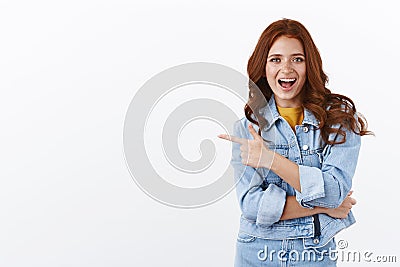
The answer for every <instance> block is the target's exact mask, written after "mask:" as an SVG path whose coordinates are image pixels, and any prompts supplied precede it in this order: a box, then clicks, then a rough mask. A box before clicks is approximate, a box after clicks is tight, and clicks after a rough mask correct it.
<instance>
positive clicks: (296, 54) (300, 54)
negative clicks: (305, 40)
mask: <svg viewBox="0 0 400 267" xmlns="http://www.w3.org/2000/svg"><path fill="white" fill-rule="evenodd" d="M281 56H282V55H281V54H272V55H270V56H269V57H268V58H270V57H281ZM290 56H292V57H294V56H303V57H305V55H303V54H302V53H295V54H291V55H290Z"/></svg>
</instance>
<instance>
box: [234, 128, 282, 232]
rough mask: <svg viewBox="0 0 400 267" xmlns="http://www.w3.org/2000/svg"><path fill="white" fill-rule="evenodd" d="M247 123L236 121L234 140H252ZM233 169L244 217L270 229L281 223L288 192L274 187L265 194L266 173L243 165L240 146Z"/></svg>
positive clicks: (238, 146) (235, 150) (235, 144)
mask: <svg viewBox="0 0 400 267" xmlns="http://www.w3.org/2000/svg"><path fill="white" fill-rule="evenodd" d="M246 122H247V121H246V120H241V121H237V122H236V123H235V125H234V136H238V137H241V138H246V139H252V137H251V135H250V134H249V133H248V129H247V123H246ZM232 144H233V146H232V160H231V165H232V166H233V169H234V177H235V182H236V194H237V197H238V201H239V206H240V208H241V210H242V215H243V217H245V218H247V219H249V220H253V221H256V224H257V225H259V226H264V227H266V226H270V225H272V224H273V223H275V222H277V221H279V219H280V218H281V216H282V213H283V208H284V206H285V203H286V191H284V190H283V189H282V188H280V187H279V186H277V185H275V184H269V185H268V187H267V188H266V189H265V190H263V188H262V186H261V185H262V184H263V181H264V178H263V171H264V170H263V169H261V168H258V169H255V168H253V167H250V166H246V165H244V164H243V163H242V158H241V156H240V153H241V151H240V144H237V143H232Z"/></svg>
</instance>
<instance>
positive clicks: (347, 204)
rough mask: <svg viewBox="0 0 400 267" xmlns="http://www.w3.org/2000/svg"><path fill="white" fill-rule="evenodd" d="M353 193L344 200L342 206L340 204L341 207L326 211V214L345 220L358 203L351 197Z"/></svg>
mask: <svg viewBox="0 0 400 267" xmlns="http://www.w3.org/2000/svg"><path fill="white" fill-rule="evenodd" d="M352 193H353V191H350V193H349V194H348V195H347V197H346V198H345V199H344V200H343V202H342V204H340V206H339V207H337V208H336V209H326V210H325V213H326V214H328V215H329V216H331V217H333V218H338V219H345V218H346V217H347V215H348V214H349V212H350V210H351V208H352V207H353V205H355V204H356V203H357V201H356V200H355V199H354V198H352V197H351V194H352Z"/></svg>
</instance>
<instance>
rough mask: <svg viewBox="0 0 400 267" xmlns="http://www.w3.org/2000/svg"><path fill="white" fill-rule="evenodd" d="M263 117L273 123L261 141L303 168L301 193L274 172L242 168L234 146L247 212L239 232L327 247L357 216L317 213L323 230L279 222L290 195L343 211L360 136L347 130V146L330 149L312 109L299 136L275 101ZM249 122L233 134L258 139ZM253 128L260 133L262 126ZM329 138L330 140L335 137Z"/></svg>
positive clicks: (310, 221)
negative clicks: (302, 241) (339, 208)
mask: <svg viewBox="0 0 400 267" xmlns="http://www.w3.org/2000/svg"><path fill="white" fill-rule="evenodd" d="M261 114H264V117H265V118H266V119H267V121H268V126H266V127H264V129H262V131H261V135H262V137H263V138H264V139H265V140H268V142H265V144H266V145H267V146H268V147H269V149H271V150H274V151H275V152H277V153H279V154H281V155H282V156H284V157H286V158H288V159H289V160H291V161H293V162H295V163H297V164H298V165H299V174H300V185H301V192H298V191H297V190H295V189H294V188H293V187H292V186H290V185H289V184H288V183H286V182H285V181H284V180H282V179H281V178H280V177H279V176H278V175H276V174H275V173H274V172H272V171H270V170H269V169H266V168H253V167H250V166H246V165H243V164H242V162H241V157H240V153H241V152H240V144H236V143H233V147H232V160H231V165H232V166H233V168H234V177H235V181H236V183H237V185H236V193H237V197H238V200H239V205H240V208H241V211H242V215H241V218H240V229H239V230H240V231H241V232H244V233H247V234H250V235H253V236H257V237H260V238H265V239H294V238H303V240H304V246H305V247H306V248H307V247H314V248H317V247H322V246H324V245H325V244H327V243H328V242H329V241H330V240H331V239H332V237H333V236H334V235H336V234H337V233H338V232H339V231H341V230H342V229H344V228H347V227H349V226H350V225H352V224H353V223H355V219H354V216H353V214H352V212H351V211H350V213H349V214H348V216H347V217H346V218H345V219H336V218H332V217H330V216H328V215H327V214H318V216H317V218H318V219H319V222H318V225H316V223H315V222H314V218H315V217H314V216H307V217H302V218H296V219H289V220H280V217H281V215H282V212H283V209H284V206H285V202H286V196H296V200H297V201H298V202H299V203H300V205H301V206H303V207H306V208H310V209H312V208H313V207H315V206H319V207H326V208H336V207H338V206H340V204H341V203H342V202H343V200H344V199H345V197H346V196H347V194H348V193H349V191H350V189H351V186H352V177H353V175H354V172H355V169H356V165H357V159H358V153H359V149H360V144H361V138H360V135H357V134H355V133H354V132H352V131H348V130H346V131H345V132H346V142H345V143H343V144H335V145H328V144H325V143H324V141H323V140H322V137H321V134H320V130H319V129H318V128H317V127H318V124H319V122H318V121H317V120H316V118H315V117H314V115H313V114H312V113H311V112H310V111H309V110H307V109H304V119H303V122H302V125H297V126H296V128H295V132H294V131H293V130H292V128H291V127H290V125H289V123H287V122H286V121H285V120H284V119H283V118H282V117H281V116H280V115H279V112H278V111H277V108H276V104H275V100H274V96H272V97H271V99H270V101H269V102H268V105H266V107H264V109H263V111H262V113H261ZM249 123H251V122H250V121H248V120H247V119H246V118H243V119H241V120H239V121H237V122H236V123H235V124H234V135H235V136H238V137H242V138H246V139H253V137H252V136H251V134H250V133H249V131H248V124H249ZM253 126H254V128H255V130H256V131H258V127H257V126H256V125H253ZM337 127H339V126H337ZM329 138H330V140H331V138H335V136H333V135H331V136H330V137H329ZM316 228H319V229H316Z"/></svg>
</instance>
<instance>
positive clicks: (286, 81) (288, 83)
mask: <svg viewBox="0 0 400 267" xmlns="http://www.w3.org/2000/svg"><path fill="white" fill-rule="evenodd" d="M296 81H297V79H296V78H281V79H278V83H279V85H280V86H281V87H282V88H285V89H289V88H290V87H292V86H293V84H295V82H296Z"/></svg>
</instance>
